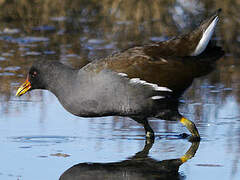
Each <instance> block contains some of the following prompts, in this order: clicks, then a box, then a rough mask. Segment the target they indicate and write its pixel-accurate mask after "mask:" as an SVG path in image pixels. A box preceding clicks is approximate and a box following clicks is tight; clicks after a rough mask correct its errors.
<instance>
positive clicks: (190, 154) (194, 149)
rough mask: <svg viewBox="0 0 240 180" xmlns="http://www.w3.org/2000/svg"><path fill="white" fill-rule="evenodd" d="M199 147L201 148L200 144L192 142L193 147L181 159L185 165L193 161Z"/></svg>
mask: <svg viewBox="0 0 240 180" xmlns="http://www.w3.org/2000/svg"><path fill="white" fill-rule="evenodd" d="M198 147H199V142H192V145H191V147H190V148H189V150H188V151H187V152H186V153H185V154H184V155H183V156H182V157H181V158H180V160H181V161H182V163H185V162H186V161H187V160H189V159H191V158H192V157H193V156H194V155H195V153H196V152H197V150H198Z"/></svg>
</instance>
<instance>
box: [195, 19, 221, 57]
mask: <svg viewBox="0 0 240 180" xmlns="http://www.w3.org/2000/svg"><path fill="white" fill-rule="evenodd" d="M217 22H218V16H217V17H215V19H214V20H213V21H212V23H211V24H210V25H209V26H208V28H207V29H206V30H205V32H204V33H203V35H202V38H201V40H200V41H199V43H198V45H197V47H196V49H195V51H194V52H193V53H192V54H191V56H197V55H199V54H201V53H202V52H203V51H204V50H205V49H206V47H207V45H208V42H209V40H210V39H211V37H212V34H213V32H214V28H215V26H216V24H217Z"/></svg>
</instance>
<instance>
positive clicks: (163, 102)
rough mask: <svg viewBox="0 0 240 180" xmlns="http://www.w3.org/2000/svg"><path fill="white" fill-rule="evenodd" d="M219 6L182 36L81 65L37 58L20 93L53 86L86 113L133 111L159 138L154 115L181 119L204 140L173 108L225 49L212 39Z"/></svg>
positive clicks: (67, 103)
mask: <svg viewBox="0 0 240 180" xmlns="http://www.w3.org/2000/svg"><path fill="white" fill-rule="evenodd" d="M219 12H220V10H218V11H217V12H216V13H215V14H214V15H213V16H212V17H210V18H209V19H207V20H205V21H204V22H203V23H202V24H201V25H200V26H199V27H197V28H196V29H195V30H194V31H192V32H190V33H187V34H184V35H180V36H178V37H176V38H173V39H170V40H167V41H164V42H157V43H151V44H147V45H143V46H135V47H132V48H129V49H127V50H124V51H122V52H118V53H115V54H112V55H110V56H108V57H106V58H102V59H100V60H96V61H93V62H90V63H88V64H87V65H85V66H84V67H82V68H81V69H73V68H70V67H68V66H66V65H64V64H62V63H60V62H55V61H46V60H39V61H36V62H34V63H33V65H32V67H31V68H30V70H29V72H28V75H27V79H26V81H25V83H24V84H22V85H21V87H19V89H18V91H17V93H16V95H17V96H21V95H23V94H24V93H26V92H27V91H30V90H33V89H47V90H49V91H51V92H52V93H53V94H55V95H56V97H57V98H58V100H59V101H60V103H61V104H62V105H63V107H64V108H65V109H66V110H67V111H69V112H70V113H72V114H74V115H77V116H81V117H101V116H127V117H131V118H132V119H134V120H135V121H137V122H138V123H141V124H142V125H143V126H144V129H145V133H146V137H148V138H152V139H153V138H154V132H153V130H152V128H151V127H150V125H149V123H148V118H160V119H164V120H171V121H180V122H181V123H182V124H183V125H185V126H186V127H187V128H188V130H189V131H190V132H191V134H192V138H193V139H196V140H199V139H200V136H199V133H198V130H197V128H196V126H195V124H194V123H193V122H192V121H190V120H188V119H187V118H185V117H183V116H182V115H181V114H180V113H179V112H178V111H176V110H175V111H172V108H171V107H172V106H171V104H172V101H174V100H173V99H174V98H178V97H179V96H180V95H181V94H182V93H183V91H184V90H185V89H186V88H187V87H188V86H189V85H190V84H191V83H192V81H193V79H194V78H195V77H198V76H201V75H204V74H206V73H208V72H209V71H210V70H211V69H212V68H213V64H214V62H215V61H216V60H218V59H219V58H220V57H221V56H223V51H222V49H221V48H220V47H217V46H216V45H214V44H213V43H209V41H210V39H211V36H212V34H213V32H214V28H215V26H216V24H217V21H218V14H219Z"/></svg>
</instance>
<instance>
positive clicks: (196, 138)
mask: <svg viewBox="0 0 240 180" xmlns="http://www.w3.org/2000/svg"><path fill="white" fill-rule="evenodd" d="M180 122H181V123H182V124H183V125H184V126H186V128H187V129H188V130H189V131H190V132H191V134H192V137H191V140H193V141H199V140H200V135H199V133H198V130H197V128H196V126H195V124H194V123H193V122H192V121H190V120H188V119H187V118H185V117H182V118H181V119H180Z"/></svg>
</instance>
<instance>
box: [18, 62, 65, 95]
mask: <svg viewBox="0 0 240 180" xmlns="http://www.w3.org/2000/svg"><path fill="white" fill-rule="evenodd" d="M60 64H61V63H59V62H53V61H44V60H42V61H36V62H34V63H33V65H32V67H31V68H30V70H29V71H28V74H27V79H26V81H25V82H24V83H23V84H22V85H21V86H20V87H19V89H18V90H17V93H16V96H21V95H23V94H25V93H26V92H28V91H31V90H33V89H47V87H48V85H49V83H50V82H51V81H50V79H51V77H52V76H53V75H54V73H55V72H56V69H57V67H58V66H59V65H60ZM61 65H62V64H61Z"/></svg>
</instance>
